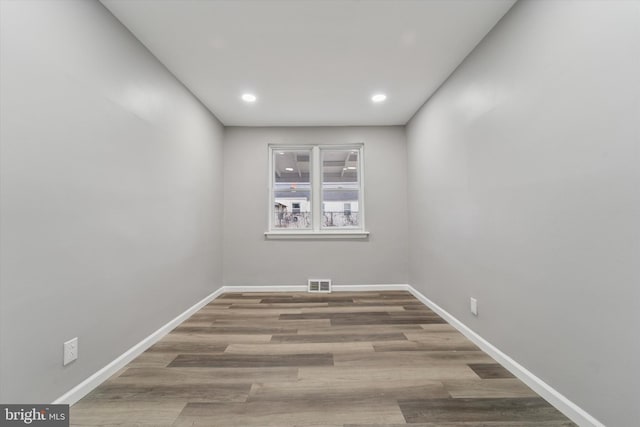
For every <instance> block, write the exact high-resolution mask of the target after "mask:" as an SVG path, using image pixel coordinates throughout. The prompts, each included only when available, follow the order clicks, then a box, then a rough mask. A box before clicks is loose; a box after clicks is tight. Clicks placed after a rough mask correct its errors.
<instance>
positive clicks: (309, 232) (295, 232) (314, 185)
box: [264, 143, 369, 239]
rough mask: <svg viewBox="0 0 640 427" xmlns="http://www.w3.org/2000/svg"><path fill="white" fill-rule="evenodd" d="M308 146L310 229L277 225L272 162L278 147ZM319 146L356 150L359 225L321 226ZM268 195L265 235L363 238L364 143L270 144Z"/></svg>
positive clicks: (289, 149)
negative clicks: (277, 226)
mask: <svg viewBox="0 0 640 427" xmlns="http://www.w3.org/2000/svg"><path fill="white" fill-rule="evenodd" d="M293 150H310V151H311V158H310V165H309V175H310V177H311V179H310V181H311V221H312V227H311V229H277V228H275V227H274V224H275V218H274V215H275V212H274V210H273V206H274V204H275V198H274V191H273V189H274V185H273V184H274V162H275V153H276V152H278V151H293ZM322 150H345V151H346V150H351V151H357V152H358V184H359V188H358V215H359V225H358V227H342V228H340V229H327V228H323V227H322V216H323V215H322V205H323V203H322V161H323V159H322ZM267 182H268V183H269V184H268V186H267V187H268V188H267V191H268V192H269V195H268V197H267V199H268V203H269V205H268V208H267V212H268V215H267V221H268V225H267V231H266V232H265V233H264V234H265V237H266V238H267V239H366V238H368V237H369V232H368V231H366V228H365V208H364V207H365V200H364V188H365V186H364V144H363V143H356V144H345V145H310V144H309V145H276V144H270V145H269V179H268V181H267Z"/></svg>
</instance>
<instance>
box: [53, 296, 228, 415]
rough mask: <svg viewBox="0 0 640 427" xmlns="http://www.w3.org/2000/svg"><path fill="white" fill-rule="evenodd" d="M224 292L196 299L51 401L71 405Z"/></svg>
mask: <svg viewBox="0 0 640 427" xmlns="http://www.w3.org/2000/svg"><path fill="white" fill-rule="evenodd" d="M224 292H225V288H224V286H223V287H221V288H220V289H218V290H217V291H215V292H213V293H211V294H209V295H207V296H206V297H204V298H203V299H202V300H200V301H198V302H197V303H195V304H194V305H192V306H191V307H189V308H188V309H186V310H185V311H184V312H183V313H181V314H179V315H178V316H176V317H175V318H174V319H172V320H170V321H169V322H167V323H166V324H165V325H163V326H162V327H160V329H158V330H157V331H155V332H154V333H152V334H151V335H149V336H148V337H146V338H144V339H143V340H142V341H140V342H139V343H138V344H136V345H134V346H133V347H131V348H130V349H129V350H127V351H125V352H124V353H122V354H121V355H120V356H118V357H117V358H116V359H115V360H113V361H112V362H111V363H109V364H108V365H107V366H105V367H104V368H102V369H100V370H99V371H98V372H96V373H95V374H93V375H91V376H90V377H89V378H87V379H86V380H84V381H82V382H81V383H80V384H78V385H77V386H75V387H74V388H72V389H71V390H69V391H68V392H66V393H65V394H63V395H62V396H60V397H59V398H57V399H56V400H54V401H53V404H67V405H73V404H74V403H76V402H77V401H78V400H80V399H82V398H83V397H84V396H86V395H87V394H89V392H91V391H92V390H93V389H94V388H96V387H98V386H99V385H100V384H102V383H103V382H104V381H106V380H107V379H108V378H109V377H110V376H112V375H113V374H115V373H116V372H118V371H119V370H120V369H122V368H124V367H125V366H126V365H127V364H128V363H129V362H131V361H132V360H133V359H135V358H136V357H138V356H139V355H141V354H142V353H143V352H144V351H145V350H146V349H148V348H149V347H151V346H152V345H153V344H155V343H156V342H158V341H160V339H162V337H164V336H165V335H167V334H168V333H169V332H170V331H171V330H172V329H173V328H175V327H176V326H178V325H179V324H180V323H182V322H184V321H185V320H187V319H188V318H189V317H191V315H193V314H194V313H195V312H196V311H198V310H200V309H201V308H202V307H204V306H205V305H207V304H208V303H210V302H211V301H212V300H214V299H215V298H217V297H218V296H219V295H221V294H223V293H224Z"/></svg>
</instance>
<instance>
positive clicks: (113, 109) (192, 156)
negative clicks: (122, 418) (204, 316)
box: [0, 1, 223, 403]
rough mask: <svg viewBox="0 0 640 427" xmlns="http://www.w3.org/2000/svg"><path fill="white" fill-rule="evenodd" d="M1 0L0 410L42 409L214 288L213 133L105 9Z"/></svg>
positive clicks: (205, 115) (216, 165)
mask: <svg viewBox="0 0 640 427" xmlns="http://www.w3.org/2000/svg"><path fill="white" fill-rule="evenodd" d="M0 5H1V8H2V9H1V13H0V15H1V25H0V28H1V34H0V38H1V43H2V44H1V52H2V53H1V55H2V56H1V61H0V84H1V86H0V90H1V93H2V97H1V104H0V112H1V122H2V125H1V126H0V128H1V133H0V140H1V154H2V156H1V162H2V163H1V171H2V172H1V174H2V175H1V180H0V182H1V188H0V190H1V191H0V194H1V211H0V220H1V223H0V225H1V228H2V240H1V248H0V249H1V259H0V263H1V266H2V268H1V276H0V294H1V295H0V301H1V302H0V304H1V305H0V316H1V317H0V322H1V325H0V327H1V329H0V338H1V341H0V348H1V352H0V357H1V362H0V363H1V364H0V401H1V402H3V403H7V402H22V403H24V402H49V401H52V400H54V399H56V398H57V397H59V396H60V395H61V394H63V393H64V392H66V391H68V390H69V389H71V388H72V387H73V386H75V385H77V384H78V383H79V382H81V381H82V380H84V379H85V378H86V377H88V376H89V375H91V374H93V373H94V372H95V371H97V370H98V369H100V368H102V367H103V366H105V365H106V364H107V363H109V362H111V361H112V360H113V359H115V358H116V357H117V356H119V355H120V354H121V353H122V352H124V351H125V350H127V349H129V348H130V347H131V346H132V345H134V344H136V343H138V342H139V341H140V340H142V339H143V338H144V337H146V336H147V335H149V334H150V333H151V332H153V331H155V330H156V329H157V328H159V327H160V326H162V325H163V324H165V323H166V322H167V321H169V320H171V319H172V318H174V317H175V316H176V315H178V314H179V313H181V312H183V311H184V310H185V309H187V308H188V307H190V306H191V305H193V304H194V303H195V302H197V301H198V300H200V299H202V298H203V297H205V296H206V295H208V294H209V293H211V292H212V291H214V290H215V288H216V287H219V286H220V285H221V283H222V267H221V262H222V207H221V204H220V197H221V195H222V136H223V130H222V126H221V125H220V124H219V122H218V121H217V120H216V119H215V118H214V117H213V116H212V115H211V114H210V113H209V112H208V111H207V110H206V109H205V108H203V107H202V105H201V104H200V103H199V102H198V101H197V100H196V99H195V98H194V97H193V96H192V95H191V94H190V93H189V92H188V91H187V90H186V89H185V88H184V87H183V86H182V85H181V84H180V83H178V81H177V80H176V79H175V78H174V77H173V76H172V75H171V74H170V73H169V72H168V71H167V70H166V69H165V68H164V67H163V66H162V65H161V64H160V63H159V62H158V61H157V60H156V59H155V58H154V57H153V56H152V55H151V54H150V53H149V52H148V51H147V50H146V49H145V48H144V47H143V46H142V45H141V44H140V43H139V42H138V41H137V40H136V39H135V38H134V37H133V36H132V35H131V34H129V33H128V31H126V30H125V29H124V27H122V25H121V24H120V23H119V22H118V21H117V20H116V19H115V18H113V16H111V15H110V13H109V12H108V11H107V10H106V9H104V8H103V7H102V6H101V5H100V4H99V3H97V2H92V1H71V2H69V1H54V2H52V1H28V2H18V1H1V2H0ZM75 336H78V337H79V355H80V357H79V359H78V360H77V361H76V362H74V363H72V364H71V365H68V366H66V367H63V366H62V343H63V341H65V340H68V339H70V338H72V337H75Z"/></svg>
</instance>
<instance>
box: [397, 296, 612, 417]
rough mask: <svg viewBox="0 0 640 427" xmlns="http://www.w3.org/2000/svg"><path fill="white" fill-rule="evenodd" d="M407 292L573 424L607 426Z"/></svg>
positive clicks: (436, 307) (443, 312)
mask: <svg viewBox="0 0 640 427" xmlns="http://www.w3.org/2000/svg"><path fill="white" fill-rule="evenodd" d="M407 290H408V291H409V292H411V293H412V294H413V296H415V297H416V298H417V299H419V300H420V301H421V302H422V303H423V304H425V305H426V306H427V307H429V308H430V309H432V310H433V311H435V312H436V313H437V314H438V315H439V316H440V317H442V318H443V319H444V320H446V321H447V322H448V323H449V324H450V325H451V326H453V327H454V328H456V329H457V330H458V331H460V332H461V333H462V334H463V335H464V336H466V337H467V338H469V340H471V341H472V342H473V343H474V344H476V345H477V346H478V347H480V349H482V351H484V352H485V353H487V354H488V355H489V356H491V357H493V358H494V359H495V360H496V361H497V362H498V363H500V364H501V365H502V366H504V367H505V368H507V369H508V370H509V371H510V372H511V373H512V374H513V375H515V376H516V377H518V378H519V379H520V380H521V381H522V382H524V383H525V384H526V385H528V386H529V387H530V388H531V389H532V390H533V391H535V392H536V393H538V394H539V395H540V396H542V397H543V398H544V399H545V400H546V401H548V402H549V403H550V404H552V405H553V406H554V407H556V409H558V410H559V411H560V412H562V413H563V414H564V415H566V416H567V417H568V418H569V419H571V421H573V422H574V423H576V424H578V425H579V426H593V427H605V426H604V424H602V423H601V422H600V421H598V420H597V419H596V418H595V417H593V416H592V415H591V414H589V413H588V412H587V411H585V410H584V409H582V408H580V407H579V406H578V405H576V404H575V403H573V402H572V401H571V400H569V399H568V398H567V397H566V396H564V395H563V394H561V393H560V392H559V391H557V390H556V389H554V388H553V387H551V386H550V385H549V384H547V383H545V382H544V381H542V380H541V379H540V378H538V377H537V376H536V375H534V374H533V373H532V372H531V371H529V370H528V369H527V368H525V367H524V366H522V365H520V364H519V363H518V362H516V361H515V360H513V359H512V358H511V357H509V356H508V355H506V354H505V353H503V352H502V351H500V349H498V348H497V347H495V346H494V345H493V344H491V343H490V342H489V341H487V340H485V339H484V338H482V337H481V336H480V335H478V334H477V333H476V332H474V331H473V330H471V328H469V327H468V326H467V325H465V324H464V323H462V322H461V321H459V320H458V319H456V318H455V317H454V316H453V315H452V314H450V313H449V312H448V311H446V310H445V309H443V308H442V307H440V306H439V305H438V304H436V303H435V302H433V301H431V300H430V299H429V298H427V297H425V296H424V295H422V294H421V293H420V292H419V291H418V290H416V289H415V288H414V287H413V286H411V285H407Z"/></svg>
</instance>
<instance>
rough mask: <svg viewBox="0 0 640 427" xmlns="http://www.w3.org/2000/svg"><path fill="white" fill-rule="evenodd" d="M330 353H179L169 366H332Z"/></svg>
mask: <svg viewBox="0 0 640 427" xmlns="http://www.w3.org/2000/svg"><path fill="white" fill-rule="evenodd" d="M332 365H333V355H332V354H330V353H311V354H277V355H272V354H266V355H265V354H222V355H219V354H180V355H178V356H177V357H176V358H175V359H174V360H173V362H171V363H170V364H169V367H170V368H174V367H176V368H188V367H192V368H225V367H226V368H264V367H276V366H332Z"/></svg>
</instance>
